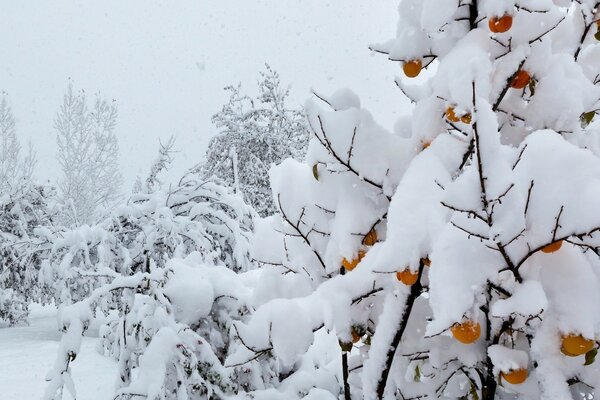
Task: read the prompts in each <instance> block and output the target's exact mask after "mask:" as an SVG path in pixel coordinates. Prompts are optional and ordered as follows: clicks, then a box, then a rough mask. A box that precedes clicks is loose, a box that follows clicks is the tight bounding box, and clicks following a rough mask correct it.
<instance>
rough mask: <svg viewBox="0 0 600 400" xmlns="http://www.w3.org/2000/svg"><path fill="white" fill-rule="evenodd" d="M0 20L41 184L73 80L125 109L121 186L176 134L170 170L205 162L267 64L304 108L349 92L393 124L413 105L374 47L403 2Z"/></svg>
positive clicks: (241, 1) (154, 6) (69, 8)
mask: <svg viewBox="0 0 600 400" xmlns="http://www.w3.org/2000/svg"><path fill="white" fill-rule="evenodd" d="M0 16H1V20H2V23H1V24H0V60H1V62H0V90H1V91H5V92H7V93H8V95H9V97H8V98H9V101H10V103H11V105H12V108H13V111H14V114H15V116H16V118H17V129H18V134H19V136H20V137H21V138H22V139H23V142H25V141H26V140H28V139H31V141H32V142H33V144H34V147H35V148H36V150H37V152H38V155H39V164H38V168H37V174H38V175H39V176H40V177H41V178H44V179H55V178H56V177H57V176H58V174H59V170H58V164H57V163H56V161H55V152H56V144H55V142H56V140H55V137H56V134H55V132H54V130H53V119H54V115H55V113H56V111H57V109H58V107H59V106H60V103H61V100H62V95H63V93H64V91H65V89H66V87H67V83H68V79H69V78H70V79H72V80H73V82H74V84H75V87H76V88H80V89H85V90H86V92H88V93H90V94H93V93H95V92H98V91H100V92H101V93H102V95H103V96H104V97H107V98H109V99H115V100H116V101H117V103H118V105H119V113H120V115H119V123H118V130H117V134H118V138H119V143H120V147H121V155H120V157H121V163H122V167H123V174H124V176H125V178H126V183H127V187H126V188H125V190H128V189H129V187H130V185H131V183H132V182H133V180H134V178H135V176H136V174H141V175H144V174H145V173H146V172H147V170H148V168H149V165H150V162H151V160H152V159H153V158H154V156H155V154H156V149H157V146H158V139H159V138H167V137H168V136H170V135H171V134H173V135H175V136H176V137H177V146H176V147H177V148H178V149H179V150H180V153H179V155H178V160H177V163H176V165H175V166H174V172H173V173H174V174H179V173H181V171H183V170H184V169H185V168H187V167H190V166H192V165H193V164H195V163H196V162H198V161H199V160H200V159H201V158H202V155H203V153H204V150H205V148H206V144H207V142H208V139H209V138H210V136H211V135H213V134H214V133H215V129H214V128H213V126H212V125H211V123H210V117H211V115H212V114H214V113H215V112H216V111H218V110H219V109H220V107H221V105H222V104H223V103H224V102H225V101H226V100H227V96H226V94H225V93H224V92H223V90H222V88H223V87H224V86H226V85H228V84H231V83H237V82H242V84H243V86H245V87H246V88H248V90H249V91H255V89H256V85H255V82H256V80H257V77H258V71H259V70H261V69H262V68H263V65H264V63H265V62H268V63H269V64H271V65H272V66H273V67H274V69H276V70H277V71H278V72H279V73H280V75H281V78H282V81H283V82H285V83H289V84H291V87H292V96H293V101H294V102H296V103H297V104H301V103H303V102H304V101H305V99H306V98H307V97H308V96H309V93H310V89H311V88H314V89H316V90H318V91H321V92H324V93H328V92H331V91H333V90H335V89H337V88H341V87H349V88H351V89H353V90H355V91H356V92H357V93H358V94H359V95H360V96H361V98H362V100H363V105H365V106H366V107H368V108H370V109H371V111H372V112H373V113H374V114H375V116H376V118H378V119H379V120H380V121H381V123H382V124H384V125H385V126H388V127H391V126H392V124H393V121H394V118H395V117H396V116H397V115H399V113H401V112H402V109H403V108H405V107H406V106H407V103H406V101H405V99H403V98H402V95H401V94H400V93H399V92H398V90H397V89H396V88H395V86H394V84H393V78H394V77H395V76H396V75H398V73H399V71H400V67H399V65H397V64H394V63H391V62H389V61H386V59H385V58H384V57H383V56H381V55H374V54H371V53H370V52H369V51H368V48H367V46H368V45H369V44H370V43H373V42H378V41H383V40H386V39H388V38H391V37H392V36H393V34H394V32H395V29H396V19H397V0H377V1H374V0H371V1H369V0H177V1H166V0H165V1H158V0H103V1H89V0H85V1H84V0H69V1H67V0H60V1H58V0H57V1H47V0H28V1H15V0H0Z"/></svg>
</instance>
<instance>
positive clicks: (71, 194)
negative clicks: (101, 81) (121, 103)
mask: <svg viewBox="0 0 600 400" xmlns="http://www.w3.org/2000/svg"><path fill="white" fill-rule="evenodd" d="M116 123H117V105H116V103H115V102H114V101H113V102H108V101H107V100H104V99H102V98H100V97H99V96H97V97H96V99H95V102H94V105H93V107H92V108H91V109H90V108H89V107H88V101H87V96H86V94H85V92H84V91H80V92H77V93H75V92H74V91H73V85H72V84H71V83H70V84H69V87H68V88H67V93H66V94H65V96H64V98H63V103H62V105H61V107H60V110H59V112H58V113H57V115H56V119H55V121H54V127H55V129H56V132H57V143H58V154H57V157H58V161H59V163H60V166H61V168H62V178H61V180H60V181H59V188H60V191H61V197H62V200H63V202H65V203H66V204H68V207H66V208H65V211H66V215H65V218H64V219H65V222H66V224H69V225H72V226H78V225H82V224H86V223H87V224H89V223H92V222H94V219H95V218H96V217H97V213H98V212H99V211H102V209H104V208H110V207H111V206H113V205H114V203H115V201H116V200H117V199H118V197H119V190H120V185H121V174H120V172H119V146H118V143H117V137H116V134H115V127H116Z"/></svg>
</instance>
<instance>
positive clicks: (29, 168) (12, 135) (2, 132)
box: [0, 94, 36, 192]
mask: <svg viewBox="0 0 600 400" xmlns="http://www.w3.org/2000/svg"><path fill="white" fill-rule="evenodd" d="M6 97H7V96H6V95H5V94H2V100H1V101H0V190H1V191H2V192H6V191H10V190H15V189H17V188H18V186H20V185H22V184H25V185H26V184H27V183H28V181H29V180H30V179H31V176H32V174H33V169H34V167H35V163H36V160H35V154H34V152H33V150H32V148H31V146H29V153H28V154H27V156H25V157H23V155H22V154H21V144H20V143H19V140H18V138H17V131H16V123H15V117H14V116H13V113H12V110H11V108H10V105H9V104H8V100H7V98H6Z"/></svg>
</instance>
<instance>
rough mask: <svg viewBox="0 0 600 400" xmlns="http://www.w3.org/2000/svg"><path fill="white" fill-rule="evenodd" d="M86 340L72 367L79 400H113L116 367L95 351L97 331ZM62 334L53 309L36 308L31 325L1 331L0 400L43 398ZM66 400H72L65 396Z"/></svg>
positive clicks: (34, 308) (91, 333)
mask: <svg viewBox="0 0 600 400" xmlns="http://www.w3.org/2000/svg"><path fill="white" fill-rule="evenodd" d="M89 335H90V337H85V338H84V339H83V343H82V345H81V353H80V354H79V356H78V357H77V359H76V360H75V361H74V362H73V363H72V364H71V365H72V367H73V379H74V381H75V388H76V390H77V399H78V400H108V399H112V394H113V390H112V389H113V383H114V382H115V379H116V375H115V374H116V364H115V363H114V361H112V360H111V359H110V358H107V357H104V356H102V355H100V354H99V353H98V352H97V351H96V350H95V345H96V337H95V336H96V335H97V331H96V330H90V333H89ZM59 340H60V332H58V330H57V328H56V310H55V309H54V308H53V307H40V306H35V305H34V306H33V307H32V313H31V318H30V325H29V326H23V327H15V328H0V399H1V400H35V399H41V398H42V395H43V394H44V390H45V388H46V382H45V377H46V373H47V372H48V371H49V370H50V368H51V367H52V365H53V363H54V359H55V357H56V351H57V347H58V342H59ZM64 400H71V396H70V395H69V394H67V393H65V396H64Z"/></svg>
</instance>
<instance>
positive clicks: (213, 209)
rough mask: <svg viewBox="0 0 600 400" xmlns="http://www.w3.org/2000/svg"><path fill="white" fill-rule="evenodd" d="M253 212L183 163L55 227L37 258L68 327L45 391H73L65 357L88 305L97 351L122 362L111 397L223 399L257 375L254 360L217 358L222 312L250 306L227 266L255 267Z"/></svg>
mask: <svg viewBox="0 0 600 400" xmlns="http://www.w3.org/2000/svg"><path fill="white" fill-rule="evenodd" d="M253 219H254V211H253V210H252V208H251V207H250V206H248V205H246V204H245V203H244V202H243V200H242V198H241V196H240V195H237V194H233V193H231V191H230V190H229V189H227V188H224V187H222V186H219V185H217V184H215V183H213V182H210V181H203V180H199V179H198V178H197V176H196V175H193V174H189V175H186V176H185V177H184V178H183V179H182V180H181V181H180V183H179V185H178V186H177V187H175V188H174V189H171V190H169V191H165V190H158V191H155V192H153V193H150V194H145V193H139V194H136V195H133V196H132V198H131V199H130V201H129V202H128V204H127V205H125V206H121V207H118V208H117V209H116V210H115V211H114V212H113V213H112V215H111V216H110V217H109V218H107V219H106V220H105V221H104V222H102V223H101V224H99V225H97V226H93V227H87V226H84V227H81V228H78V229H76V230H73V231H70V232H65V233H63V234H62V239H60V240H57V241H56V242H55V246H54V249H53V254H52V255H51V257H50V261H49V262H48V263H47V264H46V265H45V267H44V268H43V269H42V275H43V281H44V283H45V285H47V286H49V287H51V288H52V289H51V291H52V292H54V293H55V297H56V301H57V302H59V303H61V304H62V305H63V306H62V307H61V310H60V317H59V319H60V322H59V324H60V325H59V326H60V328H61V329H62V330H63V331H64V332H65V333H64V336H63V342H62V346H61V348H60V351H59V354H58V357H57V361H56V365H55V368H54V370H53V372H52V373H51V382H50V384H49V386H48V389H47V392H46V398H47V399H54V398H60V396H61V394H62V390H63V387H64V386H65V385H67V388H68V389H69V390H71V391H72V389H73V388H72V387H71V386H70V383H69V381H70V378H69V374H70V367H69V364H70V362H71V361H73V360H74V359H75V356H76V355H77V353H78V349H79V344H80V338H81V334H82V333H83V332H84V331H85V330H86V329H87V327H88V324H89V321H90V320H91V318H92V316H93V314H94V312H96V311H97V310H99V311H102V312H103V313H105V314H106V315H107V323H106V325H105V326H104V327H103V328H102V330H101V333H102V347H103V351H104V352H105V353H106V354H107V355H111V356H113V357H115V358H116V359H117V360H118V362H119V376H120V381H119V383H118V388H117V398H119V399H130V398H134V397H136V396H138V395H143V396H147V397H148V398H156V396H162V397H159V398H165V399H180V398H188V399H206V398H222V397H223V394H224V393H233V392H236V391H238V390H240V388H242V387H244V385H250V384H254V382H257V381H258V382H260V379H258V378H256V377H251V378H248V377H246V376H247V375H248V374H250V375H252V374H251V372H252V371H254V372H253V373H254V374H256V373H258V372H257V371H259V368H258V367H256V368H255V369H248V367H246V366H244V369H242V368H235V367H225V366H224V365H223V362H224V360H225V355H226V354H227V353H228V352H229V347H230V346H231V345H232V343H230V336H229V328H230V326H231V322H232V321H233V320H236V319H241V318H243V317H244V316H245V315H246V314H247V313H248V309H249V307H248V301H249V300H250V298H251V296H250V295H251V292H250V291H249V289H248V288H247V287H246V286H245V284H244V283H243V282H242V280H241V278H240V277H238V275H237V274H236V271H245V270H248V269H251V267H252V263H251V261H250V258H249V236H250V232H251V230H252V226H253V225H252V223H253ZM173 258H181V259H183V258H185V259H186V260H185V261H183V260H179V261H177V260H173ZM111 312H112V313H111ZM115 312H116V314H115ZM234 345H235V344H234ZM178 396H179V397H178ZM181 396H186V397H181Z"/></svg>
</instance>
